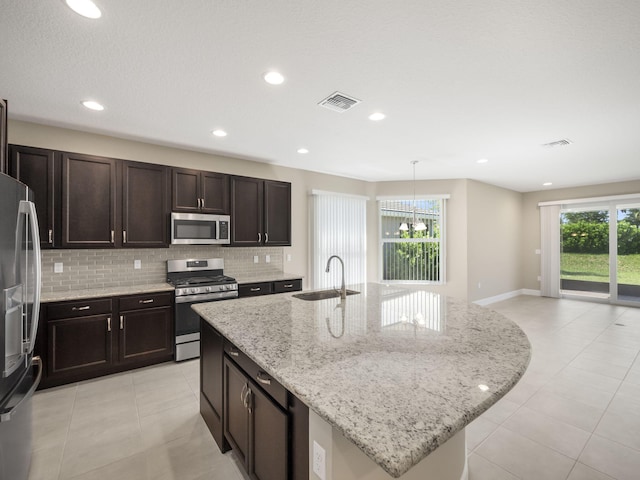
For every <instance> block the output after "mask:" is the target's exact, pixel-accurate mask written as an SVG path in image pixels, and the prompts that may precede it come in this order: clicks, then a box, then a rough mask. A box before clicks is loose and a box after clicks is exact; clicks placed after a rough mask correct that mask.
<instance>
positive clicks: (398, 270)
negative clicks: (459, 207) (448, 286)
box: [378, 196, 447, 283]
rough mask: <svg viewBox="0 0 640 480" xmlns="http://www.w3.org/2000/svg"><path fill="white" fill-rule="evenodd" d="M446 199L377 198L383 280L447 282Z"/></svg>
mask: <svg viewBox="0 0 640 480" xmlns="http://www.w3.org/2000/svg"><path fill="white" fill-rule="evenodd" d="M446 198H447V196H441V197H437V198H435V197H433V198H422V199H417V200H415V201H414V200H412V199H380V198H379V199H378V200H379V205H380V264H381V268H380V277H381V281H383V282H402V283H407V282H415V283H444V281H445V276H444V265H445V263H444V259H445V252H444V245H445V243H444V233H445V231H444V210H445V199H446Z"/></svg>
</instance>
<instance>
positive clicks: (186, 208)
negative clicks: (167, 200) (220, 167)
mask: <svg viewBox="0 0 640 480" xmlns="http://www.w3.org/2000/svg"><path fill="white" fill-rule="evenodd" d="M171 176H172V182H171V183H172V187H173V188H172V191H173V194H172V201H171V210H172V211H174V212H191V213H217V214H223V215H226V214H228V213H229V176H228V175H225V174H223V173H214V172H204V171H200V170H189V169H186V168H174V169H172V174H171Z"/></svg>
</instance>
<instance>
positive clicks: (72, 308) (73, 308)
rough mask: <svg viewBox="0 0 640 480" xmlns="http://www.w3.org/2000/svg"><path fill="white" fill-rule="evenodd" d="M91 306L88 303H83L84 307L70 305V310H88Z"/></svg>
mask: <svg viewBox="0 0 640 480" xmlns="http://www.w3.org/2000/svg"><path fill="white" fill-rule="evenodd" d="M90 309H91V307H90V306H89V305H85V306H84V307H71V310H73V311H74V312H78V311H81V310H90Z"/></svg>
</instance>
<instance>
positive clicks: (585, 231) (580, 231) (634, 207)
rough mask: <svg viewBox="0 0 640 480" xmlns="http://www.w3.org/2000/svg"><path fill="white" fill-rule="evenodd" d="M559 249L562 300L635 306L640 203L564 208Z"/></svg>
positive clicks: (639, 280) (639, 281) (639, 285)
mask: <svg viewBox="0 0 640 480" xmlns="http://www.w3.org/2000/svg"><path fill="white" fill-rule="evenodd" d="M560 244H561V245H560V290H561V293H562V294H563V295H565V296H581V297H590V298H601V299H606V300H608V301H610V302H611V303H618V304H636V303H638V304H640V199H638V200H637V201H636V200H635V199H633V200H632V201H629V202H625V203H620V202H615V201H611V202H606V203H604V202H603V203H602V204H584V205H575V204H574V205H571V208H566V206H565V208H563V209H561V211H560Z"/></svg>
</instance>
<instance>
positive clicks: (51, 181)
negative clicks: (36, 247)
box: [9, 145, 60, 248]
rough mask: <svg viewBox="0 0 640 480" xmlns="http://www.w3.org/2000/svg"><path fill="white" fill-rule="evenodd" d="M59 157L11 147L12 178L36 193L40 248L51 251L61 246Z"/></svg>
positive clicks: (53, 153) (41, 149)
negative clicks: (50, 249)
mask: <svg viewBox="0 0 640 480" xmlns="http://www.w3.org/2000/svg"><path fill="white" fill-rule="evenodd" d="M58 159H59V157H58V155H56V153H55V152H53V151H52V150H47V149H44V148H33V147H23V146H20V145H11V146H10V147H9V175H11V176H12V177H14V178H16V179H18V180H20V181H21V182H22V183H24V184H26V185H27V186H28V187H29V188H31V190H32V191H33V200H34V202H35V204H36V212H37V213H38V229H39V230H40V246H41V247H42V248H52V247H54V246H57V245H58V243H59V235H58V231H59V228H60V227H59V208H58V211H57V212H56V208H55V206H56V205H58V207H59V202H60V199H59V183H60V162H59V160H58Z"/></svg>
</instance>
